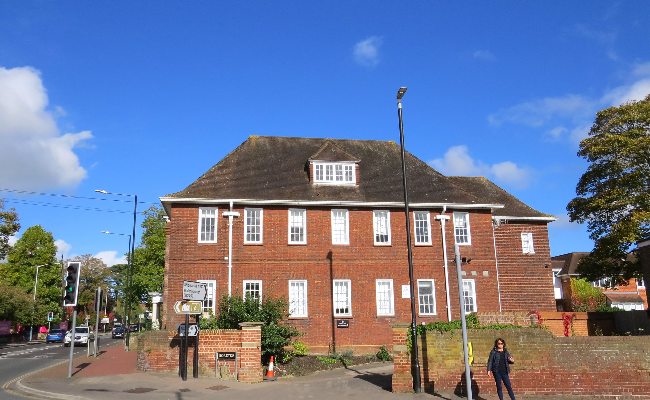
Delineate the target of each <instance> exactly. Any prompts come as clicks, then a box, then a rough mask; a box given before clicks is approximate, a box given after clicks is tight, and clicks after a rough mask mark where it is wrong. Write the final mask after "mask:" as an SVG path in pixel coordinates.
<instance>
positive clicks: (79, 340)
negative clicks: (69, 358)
mask: <svg viewBox="0 0 650 400" xmlns="http://www.w3.org/2000/svg"><path fill="white" fill-rule="evenodd" d="M71 338H72V335H71V331H68V333H67V334H66V335H65V339H64V340H63V345H64V346H65V347H68V346H70V341H71V340H72V339H71ZM93 340H95V333H94V332H93V331H92V330H91V329H90V327H88V326H78V327H76V328H75V334H74V343H75V344H85V345H86V346H88V343H90V342H92V341H93Z"/></svg>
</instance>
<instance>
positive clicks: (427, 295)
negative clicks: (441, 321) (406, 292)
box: [418, 279, 436, 315]
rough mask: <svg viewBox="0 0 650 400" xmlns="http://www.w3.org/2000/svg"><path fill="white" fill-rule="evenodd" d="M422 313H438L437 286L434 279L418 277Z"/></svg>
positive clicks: (419, 303)
mask: <svg viewBox="0 0 650 400" xmlns="http://www.w3.org/2000/svg"><path fill="white" fill-rule="evenodd" d="M418 305H419V307H420V315H436V286H435V281H434V280H433V279H418Z"/></svg>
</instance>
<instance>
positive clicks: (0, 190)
mask: <svg viewBox="0 0 650 400" xmlns="http://www.w3.org/2000/svg"><path fill="white" fill-rule="evenodd" d="M0 192H11V193H20V194H34V195H38V196H58V197H65V198H70V199H83V200H100V201H118V202H122V203H133V202H132V201H130V200H122V199H114V198H110V197H84V196H71V195H67V194H57V193H43V192H30V191H28V190H18V189H2V188H0ZM138 204H158V203H152V202H149V201H138Z"/></svg>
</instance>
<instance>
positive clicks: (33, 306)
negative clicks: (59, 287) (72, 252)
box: [29, 264, 49, 342]
mask: <svg viewBox="0 0 650 400" xmlns="http://www.w3.org/2000/svg"><path fill="white" fill-rule="evenodd" d="M47 265H49V264H41V265H37V266H36V279H34V302H33V303H32V324H31V325H30V327H29V341H30V342H31V341H32V331H33V329H34V312H35V311H36V287H37V285H38V269H39V268H40V267H45V266H47Z"/></svg>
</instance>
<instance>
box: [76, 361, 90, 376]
mask: <svg viewBox="0 0 650 400" xmlns="http://www.w3.org/2000/svg"><path fill="white" fill-rule="evenodd" d="M89 365H90V363H81V364H79V365H77V366H76V367H75V368H78V369H77V370H76V371H75V372H74V374H72V375H71V376H75V375H77V374H78V373H79V372H81V371H82V370H83V369H84V368H86V367H88V366H89Z"/></svg>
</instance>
